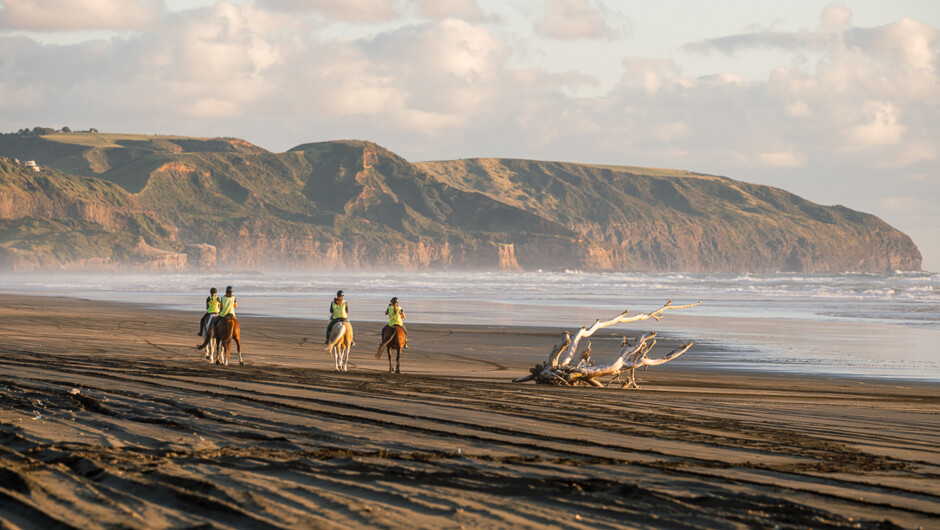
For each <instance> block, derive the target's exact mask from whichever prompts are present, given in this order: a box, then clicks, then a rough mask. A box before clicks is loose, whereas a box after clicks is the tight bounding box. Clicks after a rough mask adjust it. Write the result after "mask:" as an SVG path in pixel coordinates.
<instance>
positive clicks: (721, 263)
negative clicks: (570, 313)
mask: <svg viewBox="0 0 940 530" xmlns="http://www.w3.org/2000/svg"><path fill="white" fill-rule="evenodd" d="M416 166H417V167H418V168H420V169H421V170H423V171H426V172H427V173H429V174H430V175H432V176H433V177H434V178H435V179H437V180H440V181H442V182H446V183H448V184H450V185H451V186H454V187H457V188H460V189H464V190H468V191H478V192H480V193H484V194H487V195H489V196H491V197H494V198H497V199H498V200H501V201H503V202H505V203H506V204H510V205H513V206H516V207H518V208H521V209H524V210H527V211H530V212H532V213H535V214H538V215H540V216H542V217H544V218H546V219H550V220H552V221H555V222H557V223H559V224H562V225H564V226H566V227H568V228H569V229H571V230H574V231H577V232H579V233H582V234H584V235H585V236H587V237H589V238H592V239H595V240H598V241H603V242H607V243H611V244H615V245H619V246H621V247H622V248H624V251H625V252H626V254H627V255H628V256H633V257H634V258H637V259H638V260H639V262H640V263H642V265H641V267H642V268H644V269H651V270H680V271H700V270H730V271H748V270H752V271H753V270H772V271H773V270H779V271H788V270H789V271H804V270H805V271H813V270H895V269H909V268H914V269H918V268H919V267H920V254H919V252H918V251H917V249H916V247H915V246H914V245H913V243H912V242H911V241H910V239H909V238H908V237H907V236H905V235H903V234H901V233H900V232H898V231H896V230H894V229H893V228H891V227H890V226H888V225H887V224H886V223H884V222H883V221H881V220H880V219H878V218H877V217H874V216H872V215H867V214H863V213H860V212H855V211H853V210H850V209H848V208H845V207H841V206H836V207H826V206H821V205H818V204H815V203H812V202H810V201H807V200H805V199H802V198H801V197H798V196H796V195H793V194H792V193H789V192H786V191H784V190H781V189H777V188H772V187H769V186H759V185H755V184H748V183H745V182H740V181H735V180H732V179H728V178H724V177H716V176H711V175H702V174H697V173H689V172H684V171H671V170H658V169H649V168H636V167H617V166H596V165H584V164H569V163H558V162H537V161H530V160H497V159H472V160H457V161H442V162H423V163H418V164H416Z"/></svg>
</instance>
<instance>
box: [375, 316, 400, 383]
mask: <svg viewBox="0 0 940 530" xmlns="http://www.w3.org/2000/svg"><path fill="white" fill-rule="evenodd" d="M407 340H408V339H407V337H406V336H405V330H403V329H401V326H385V327H384V328H382V344H381V345H379V351H377V352H375V358H376V359H381V358H382V348H385V351H386V352H388V373H392V372H393V371H394V372H395V373H396V374H400V373H401V349H402V348H403V347H404V346H405V342H406V341H407ZM392 350H395V370H392Z"/></svg>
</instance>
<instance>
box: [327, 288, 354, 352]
mask: <svg viewBox="0 0 940 530" xmlns="http://www.w3.org/2000/svg"><path fill="white" fill-rule="evenodd" d="M337 322H349V304H347V303H346V300H343V291H336V298H334V299H333V301H332V302H330V323H329V324H327V326H326V342H324V344H329V343H330V330H331V329H333V324H336V323H337Z"/></svg>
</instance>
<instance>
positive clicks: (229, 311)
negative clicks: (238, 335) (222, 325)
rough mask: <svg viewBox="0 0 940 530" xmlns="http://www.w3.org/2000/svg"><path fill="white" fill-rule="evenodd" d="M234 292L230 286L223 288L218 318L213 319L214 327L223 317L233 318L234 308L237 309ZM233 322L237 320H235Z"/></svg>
mask: <svg viewBox="0 0 940 530" xmlns="http://www.w3.org/2000/svg"><path fill="white" fill-rule="evenodd" d="M234 291H235V290H234V289H232V286H231V285H229V286H228V287H226V288H225V296H223V297H222V300H221V303H220V304H219V305H220V308H219V316H217V317H216V318H215V321H216V325H218V322H221V320H222V319H223V318H225V317H232V318H235V308H236V307H238V300H236V299H235V294H234ZM235 320H238V319H237V318H235Z"/></svg>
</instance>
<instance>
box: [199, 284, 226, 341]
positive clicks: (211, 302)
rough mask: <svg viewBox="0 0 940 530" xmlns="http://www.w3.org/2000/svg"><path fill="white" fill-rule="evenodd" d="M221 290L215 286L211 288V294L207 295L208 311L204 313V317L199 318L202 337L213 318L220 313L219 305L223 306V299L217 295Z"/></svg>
mask: <svg viewBox="0 0 940 530" xmlns="http://www.w3.org/2000/svg"><path fill="white" fill-rule="evenodd" d="M218 292H219V290H218V289H216V288H215V287H213V288H212V289H209V296H208V297H206V313H205V314H204V315H202V319H200V320H199V336H200V337H201V336H202V334H203V333H205V332H206V331H207V330H208V329H209V326H211V325H212V320H213V319H215V317H216V315H218V314H219V307H220V306H221V300H220V299H219V297H218V296H217V295H216V293H218Z"/></svg>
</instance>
